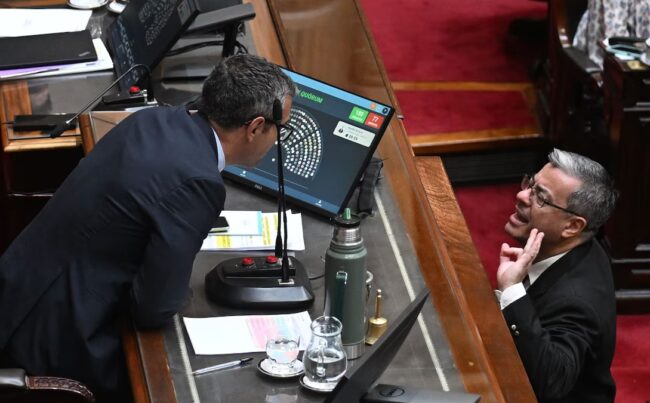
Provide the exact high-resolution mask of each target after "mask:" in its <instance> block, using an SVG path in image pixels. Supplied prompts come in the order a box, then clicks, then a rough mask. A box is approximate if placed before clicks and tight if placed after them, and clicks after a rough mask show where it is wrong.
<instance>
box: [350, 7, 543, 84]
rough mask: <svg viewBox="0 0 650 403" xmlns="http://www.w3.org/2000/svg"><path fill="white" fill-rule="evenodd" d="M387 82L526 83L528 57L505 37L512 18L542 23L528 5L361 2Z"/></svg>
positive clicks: (539, 10)
mask: <svg viewBox="0 0 650 403" xmlns="http://www.w3.org/2000/svg"><path fill="white" fill-rule="evenodd" d="M361 4H362V5H363V10H364V12H365V14H366V16H367V18H368V21H369V23H370V27H371V29H372V32H373V34H374V37H375V41H376V42H377V45H378V47H379V51H380V53H381V55H382V57H383V59H384V64H385V65H386V69H387V70H388V76H389V77H390V79H391V80H392V81H487V82H493V81H528V77H527V75H526V68H527V66H528V65H529V62H530V61H531V60H532V56H533V51H534V49H531V47H530V46H527V45H526V44H525V43H521V42H518V41H516V40H513V39H511V38H509V37H508V35H507V30H508V24H509V23H510V22H511V21H512V20H513V19H515V18H520V17H528V18H540V19H541V18H544V16H545V15H546V3H545V2H536V1H528V0H490V1H486V0H401V1H398V2H396V1H395V0H362V1H361Z"/></svg>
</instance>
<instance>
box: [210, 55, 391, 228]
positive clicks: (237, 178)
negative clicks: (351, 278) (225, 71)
mask: <svg viewBox="0 0 650 403" xmlns="http://www.w3.org/2000/svg"><path fill="white" fill-rule="evenodd" d="M278 67H280V69H281V70H283V71H287V72H290V73H293V74H296V75H298V76H302V77H305V78H307V79H309V80H313V81H316V82H318V83H320V84H323V85H326V86H329V87H332V88H333V89H336V90H339V91H343V92H345V93H347V94H350V95H353V96H356V97H359V98H362V99H364V100H366V101H369V102H370V103H376V104H378V105H381V106H384V107H387V108H388V109H389V110H388V113H387V114H386V115H383V114H382V116H384V122H383V123H382V125H381V126H380V127H379V129H377V133H376V135H375V138H374V139H373V140H372V143H371V144H370V146H368V152H367V155H366V157H365V159H364V161H363V163H362V164H361V165H360V168H359V170H358V172H356V174H355V176H354V180H353V181H352V186H350V189H348V191H347V193H346V195H345V197H344V198H343V201H342V202H341V204H340V205H339V209H338V211H336V212H332V211H329V210H326V209H325V208H322V207H318V206H317V205H314V204H311V203H308V202H305V201H303V200H301V199H298V198H296V197H293V196H290V195H288V194H287V195H286V201H287V203H291V204H293V205H296V206H299V207H302V208H304V209H306V210H309V211H312V212H314V213H317V214H319V215H322V216H325V217H326V218H333V217H336V216H337V215H339V214H341V212H342V211H343V210H344V209H345V207H347V206H348V203H350V199H351V198H352V195H353V194H354V191H355V189H356V188H357V187H358V185H359V182H360V180H361V178H362V176H363V174H364V172H365V170H366V168H367V167H368V163H369V162H370V159H371V158H372V157H373V155H374V154H375V151H376V150H377V147H378V146H379V142H380V141H381V139H382V138H383V137H384V134H385V133H386V130H387V129H388V126H389V125H390V122H391V119H392V117H393V115H394V114H395V107H394V106H392V105H390V104H388V103H385V102H380V101H377V100H375V99H372V98H369V97H366V96H364V95H359V94H357V93H354V92H352V91H349V90H346V89H344V88H341V87H338V86H336V85H333V84H330V83H327V82H325V81H322V80H319V79H317V78H314V77H311V76H309V75H307V74H304V73H299V72H297V71H294V70H291V69H289V68H286V67H282V66H278ZM339 99H341V98H339ZM347 102H349V101H347ZM350 103H352V102H350ZM366 109H367V108H366ZM274 150H275V149H274V148H273V149H271V150H269V152H275V151H274ZM265 156H266V155H265ZM237 167H238V168H239V169H244V168H242V167H240V166H237ZM228 168H229V167H226V169H224V170H223V171H222V175H223V176H224V177H226V178H228V179H230V180H232V181H234V182H237V183H240V184H242V185H244V186H247V187H251V188H254V189H257V190H259V191H261V192H263V193H266V194H269V195H272V196H277V195H278V189H277V184H276V188H271V187H269V186H266V185H263V184H261V183H259V182H256V181H254V180H251V179H250V178H248V177H242V176H241V175H239V174H237V173H233V172H230V171H228V170H227V169H228ZM287 188H288V186H287V184H286V183H285V189H287ZM285 192H286V190H285Z"/></svg>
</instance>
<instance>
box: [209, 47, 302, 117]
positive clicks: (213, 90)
mask: <svg viewBox="0 0 650 403" xmlns="http://www.w3.org/2000/svg"><path fill="white" fill-rule="evenodd" d="M296 92H297V88H296V85H295V84H294V82H293V80H291V78H289V77H288V76H287V75H286V74H284V73H283V72H282V70H280V68H279V67H278V66H276V65H275V64H273V63H269V62H267V61H266V60H264V59H263V58H261V57H258V56H254V55H248V54H242V55H235V56H231V57H228V58H226V59H224V60H222V61H221V62H220V63H219V64H218V65H217V66H216V67H215V68H214V70H213V71H212V73H210V75H209V76H208V78H207V79H206V80H205V82H204V83H203V90H202V93H201V98H200V99H199V101H198V102H197V104H196V105H197V109H198V110H199V112H201V113H203V114H205V115H206V116H207V117H208V118H210V119H211V120H213V121H215V122H216V123H217V124H218V125H219V126H221V127H223V128H224V129H234V128H237V127H239V126H241V125H243V124H245V123H246V122H248V121H250V120H252V119H254V118H256V117H257V116H262V117H264V118H266V119H268V120H272V119H273V102H274V101H275V100H276V99H277V100H279V101H280V102H282V103H283V104H284V102H285V99H286V97H287V96H291V97H293V96H294V95H295V94H296Z"/></svg>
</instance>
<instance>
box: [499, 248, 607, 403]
mask: <svg viewBox="0 0 650 403" xmlns="http://www.w3.org/2000/svg"><path fill="white" fill-rule="evenodd" d="M526 292H527V295H526V296H525V297H522V298H520V299H518V300H517V301H515V302H513V303H512V304H510V305H508V306H507V307H506V309H504V310H503V314H504V317H505V319H506V322H507V324H508V327H509V328H510V332H511V334H512V335H513V337H514V340H515V344H516V346H517V350H518V351H519V355H520V356H521V360H522V362H523V364H524V367H525V368H526V372H527V373H528V378H529V379H530V382H531V384H532V386H533V389H534V391H535V394H536V395H537V398H538V400H539V401H542V402H590V403H598V402H613V401H614V394H615V391H616V388H615V385H614V380H613V378H612V375H611V372H610V369H609V368H610V365H611V363H612V358H613V356H614V345H615V340H616V300H615V295H614V283H613V279H612V272H611V268H610V263H609V258H608V256H607V254H606V253H605V251H604V250H603V249H602V247H601V246H600V244H599V243H598V242H597V241H593V240H592V241H588V242H586V243H584V244H582V245H580V246H578V247H576V248H574V249H573V250H571V251H569V253H567V254H566V255H564V256H563V257H562V258H561V259H559V260H558V261H557V262H555V263H554V264H553V265H552V266H551V267H549V268H548V269H547V270H546V271H545V272H544V273H543V274H542V275H541V276H540V277H539V278H538V279H537V281H535V282H534V283H533V284H532V285H531V286H530V287H529V288H528V290H527V291H526Z"/></svg>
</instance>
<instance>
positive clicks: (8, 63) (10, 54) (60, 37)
mask: <svg viewBox="0 0 650 403" xmlns="http://www.w3.org/2000/svg"><path fill="white" fill-rule="evenodd" d="M0 56H1V57H0V69H1V70H6V69H16V68H21V67H38V66H55V65H59V64H68V63H82V62H90V61H93V60H97V53H95V47H94V46H93V41H92V38H91V37H90V32H89V31H88V30H86V31H77V32H61V33H56V34H45V35H30V36H17V37H5V38H0Z"/></svg>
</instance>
